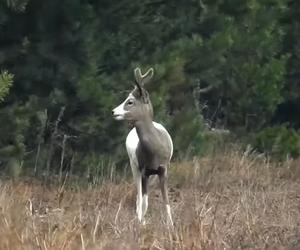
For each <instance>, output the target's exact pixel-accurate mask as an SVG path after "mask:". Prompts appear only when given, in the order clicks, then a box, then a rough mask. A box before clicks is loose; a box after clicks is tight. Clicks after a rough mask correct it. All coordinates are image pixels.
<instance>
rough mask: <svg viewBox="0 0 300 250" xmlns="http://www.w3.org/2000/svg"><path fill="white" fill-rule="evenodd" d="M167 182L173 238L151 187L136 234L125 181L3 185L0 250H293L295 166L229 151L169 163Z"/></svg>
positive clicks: (299, 207)
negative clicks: (59, 185) (88, 184)
mask: <svg viewBox="0 0 300 250" xmlns="http://www.w3.org/2000/svg"><path fill="white" fill-rule="evenodd" d="M169 175H170V180H169V182H170V183H169V192H170V196H171V200H172V203H171V207H172V211H173V216H174V222H175V227H174V229H173V230H171V229H169V228H168V227H167V226H166V225H165V219H164V215H165V211H164V209H163V205H162V202H161V200H162V199H161V196H160V193H159V190H158V188H157V187H156V186H153V187H152V188H151V190H152V191H151V193H150V197H149V201H150V202H149V203H150V205H149V211H148V214H147V224H146V225H145V226H141V225H139V224H138V222H137V220H136V217H135V195H136V193H135V187H134V185H133V184H132V183H131V181H130V180H128V181H127V182H125V181H122V182H111V181H107V182H105V183H104V184H103V185H100V186H98V187H95V186H94V187H85V188H83V187H79V186H76V185H71V184H68V183H67V184H66V186H65V187H64V188H62V189H59V188H57V187H50V188H49V187H47V188H46V187H45V186H43V185H42V184H41V183H38V182H36V181H35V182H34V181H28V180H27V181H22V182H20V181H18V182H11V181H6V182H5V181H3V182H2V183H1V184H0V249H122V250H123V249H128V250H129V249H130V250H134V249H300V182H299V179H300V161H299V160H298V161H297V160H295V161H286V162H285V163H283V164H282V165H281V166H274V165H273V164H271V163H270V162H268V160H267V159H266V158H265V157H263V156H259V155H255V154H250V153H249V152H238V151H231V152H228V153H224V154H222V155H221V156H217V155H215V156H211V157H207V158H203V159H200V160H194V161H192V162H181V163H173V165H172V167H171V169H170V172H169Z"/></svg>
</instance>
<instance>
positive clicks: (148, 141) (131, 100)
mask: <svg viewBox="0 0 300 250" xmlns="http://www.w3.org/2000/svg"><path fill="white" fill-rule="evenodd" d="M134 76H135V87H134V89H133V91H132V92H131V93H130V94H129V95H128V97H127V98H126V100H125V101H124V102H123V103H121V104H120V105H119V106H118V107H116V108H115V109H114V110H113V111H112V115H113V117H114V118H115V119H116V120H127V121H129V122H130V123H132V124H133V126H134V128H133V129H132V130H131V131H130V132H129V134H128V136H127V138H126V148H127V153H128V156H129V159H130V165H131V170H132V174H133V178H134V179H135V182H136V187H137V201H136V213H137V217H138V220H139V221H140V222H141V223H143V224H144V223H145V221H144V216H145V214H146V212H147V208H148V182H149V176H150V175H158V177H159V185H160V189H161V192H162V197H163V201H164V204H165V207H166V212H167V223H168V225H171V226H172V225H173V220H172V215H171V209H170V204H169V198H168V189H167V169H168V166H169V165H170V160H171V157H172V154H173V142H172V139H171V136H170V135H169V133H168V131H167V130H166V129H165V128H164V127H163V126H162V125H161V124H159V123H157V122H154V121H153V108H152V104H151V101H150V98H149V94H148V92H147V90H146V89H145V88H144V85H145V84H146V83H148V82H149V81H150V80H151V78H152V77H153V68H150V69H149V70H148V71H147V72H146V73H145V74H142V73H141V70H140V68H136V69H135V70H134Z"/></svg>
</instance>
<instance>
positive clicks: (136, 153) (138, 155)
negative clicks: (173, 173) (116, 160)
mask: <svg viewBox="0 0 300 250" xmlns="http://www.w3.org/2000/svg"><path fill="white" fill-rule="evenodd" d="M153 125H154V126H155V128H157V129H158V130H159V131H162V133H163V134H164V137H165V140H166V144H167V145H168V146H167V147H166V148H167V149H166V150H167V152H162V153H161V154H160V151H159V150H160V149H158V151H157V152H156V151H153V150H151V149H147V148H145V147H143V146H142V145H141V142H140V140H139V137H138V135H137V132H136V129H135V128H133V129H132V130H131V131H130V132H129V134H128V136H127V138H126V148H127V153H128V156H129V159H130V164H131V168H132V171H133V172H136V171H140V170H141V169H142V168H151V169H152V168H154V169H155V168H158V167H159V165H160V164H161V163H162V162H165V161H169V160H170V159H171V157H172V153H173V144H172V140H171V137H170V135H169V134H168V132H167V131H166V129H165V128H164V127H163V126H162V125H161V124H159V123H156V122H153ZM160 148H161V147H160Z"/></svg>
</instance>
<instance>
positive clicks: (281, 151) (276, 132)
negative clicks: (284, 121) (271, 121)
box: [253, 125, 300, 158]
mask: <svg viewBox="0 0 300 250" xmlns="http://www.w3.org/2000/svg"><path fill="white" fill-rule="evenodd" d="M253 144H254V146H255V147H256V148H257V149H258V150H260V151H263V152H267V153H270V154H271V155H274V156H277V157H279V158H286V157H288V156H289V157H298V156H300V131H297V130H295V129H292V128H288V127H286V126H284V125H282V126H275V127H268V128H266V129H264V130H262V131H261V132H259V133H258V134H257V135H256V136H254V143H253Z"/></svg>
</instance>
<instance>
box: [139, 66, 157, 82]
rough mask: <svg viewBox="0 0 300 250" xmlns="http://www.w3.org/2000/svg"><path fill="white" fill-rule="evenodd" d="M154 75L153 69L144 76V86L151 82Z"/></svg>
mask: <svg viewBox="0 0 300 250" xmlns="http://www.w3.org/2000/svg"><path fill="white" fill-rule="evenodd" d="M140 72H141V71H140ZM153 75H154V70H153V68H150V69H148V71H147V72H146V73H145V74H144V75H142V85H145V84H147V83H148V82H150V80H151V79H152V77H153Z"/></svg>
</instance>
